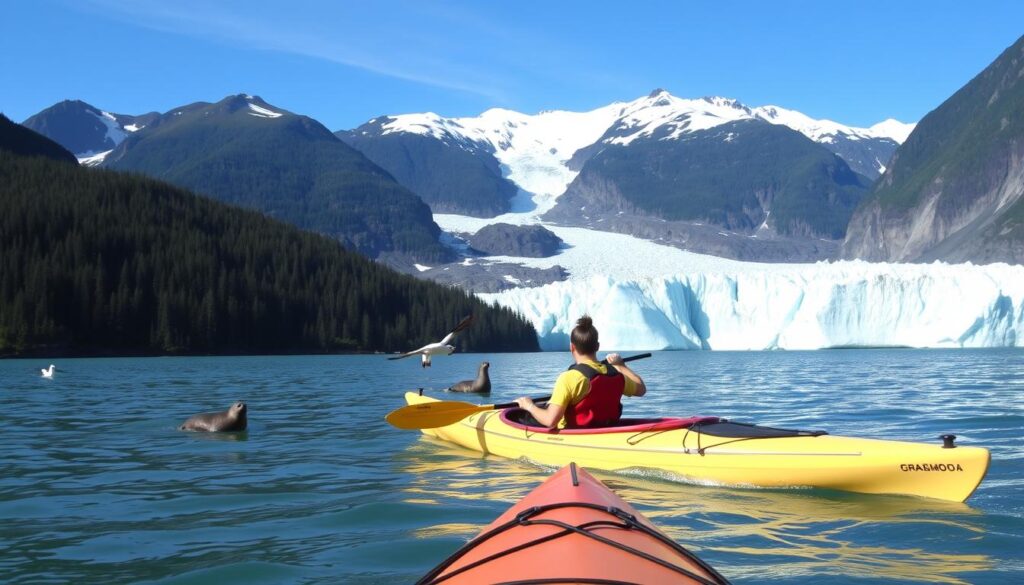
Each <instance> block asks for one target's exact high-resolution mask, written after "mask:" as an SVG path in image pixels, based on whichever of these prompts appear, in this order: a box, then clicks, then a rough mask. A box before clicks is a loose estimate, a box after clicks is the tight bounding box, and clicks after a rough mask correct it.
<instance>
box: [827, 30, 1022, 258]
mask: <svg viewBox="0 0 1024 585" xmlns="http://www.w3.org/2000/svg"><path fill="white" fill-rule="evenodd" d="M843 256H844V257H846V258H861V259H864V260H873V261H899V262H929V261H933V260H944V261H949V262H965V261H971V262H974V263H989V262H1000V261H1001V262H1012V263H1020V262H1024V37H1022V38H1021V39H1020V40H1018V41H1017V42H1016V43H1015V44H1014V45H1013V46H1011V47H1010V48H1009V49H1007V50H1006V51H1005V52H1004V53H1003V54H1002V55H1000V57H999V58H998V59H996V60H995V61H994V62H993V63H992V64H991V65H990V66H989V67H988V68H986V69H985V70H984V71H982V72H981V74H979V75H978V76H977V77H975V78H974V79H972V80H971V81H970V82H969V83H968V84H967V85H965V86H964V87H963V88H961V89H960V90H959V91H958V92H957V93H955V94H954V95H953V96H952V97H950V98H949V99H948V100H946V101H945V102H944V103H943V104H942V105H940V106H939V107H938V108H936V109H935V110H934V111H933V112H931V113H929V114H928V115H927V116H925V118H924V119H923V120H921V122H920V124H918V126H917V128H916V129H915V131H914V132H913V134H911V135H910V137H909V138H908V139H907V141H906V142H905V143H904V144H903V146H901V147H900V149H899V150H897V152H896V154H895V155H894V156H893V159H892V162H891V164H890V167H889V169H888V170H887V172H886V173H885V174H884V175H883V176H882V178H881V179H880V180H879V181H878V183H876V185H875V186H874V188H873V190H872V192H871V194H870V195H869V196H868V197H866V198H865V199H864V201H862V202H861V205H860V206H859V207H858V209H857V211H856V212H855V213H854V215H853V217H852V218H851V221H850V225H849V227H848V229H847V236H846V239H845V241H844V243H843Z"/></svg>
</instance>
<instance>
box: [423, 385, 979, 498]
mask: <svg viewBox="0 0 1024 585" xmlns="http://www.w3.org/2000/svg"><path fill="white" fill-rule="evenodd" d="M406 401H407V402H408V403H409V404H423V403H426V402H431V401H436V400H435V399H434V398H431V397H428V396H421V395H419V394H417V393H415V392H408V393H406ZM501 414H502V411H486V412H481V413H476V414H473V415H471V416H468V417H466V418H464V419H462V420H461V421H459V422H456V423H454V424H451V425H448V426H444V427H439V428H435V429H424V430H423V433H424V434H427V435H430V436H434V437H437V438H440V439H443V440H446V441H451V442H453V443H456V444H458V445H461V446H463V447H466V448H468V449H473V450H475V451H480V452H482V453H485V454H493V455H497V456H500V457H506V458H510V459H520V458H524V459H528V460H531V461H534V462H537V463H541V464H544V465H551V466H563V465H566V464H568V463H569V462H573V461H574V462H576V463H577V464H579V465H581V466H583V467H588V468H593V469H604V470H608V471H623V470H632V469H638V468H639V469H653V470H659V471H661V472H662V473H664V474H668V475H669V476H672V477H677V478H679V479H683V480H687V481H696V482H706V483H711V484H720V485H733V486H757V487H779V488H782V487H815V488H824V489H835V490H843V491H850V492H859V493H869V494H904V495H914V496H923V497H930V498H938V499H942V500H950V501H956V502H962V501H964V500H966V499H967V498H968V497H969V496H970V495H971V494H972V493H973V492H974V490H975V489H976V488H977V486H978V484H980V483H981V480H982V478H984V476H985V473H986V472H987V471H988V465H989V452H988V450H987V449H983V448H980V447H964V446H957V447H954V448H943V446H942V445H940V444H937V443H936V444H925V443H911V442H904V441H886V440H877V439H860V438H854V437H842V436H832V435H819V436H783V437H770V438H762V437H754V438H737V437H722V436H715V435H712V434H709V433H708V432H705V431H702V430H701V429H702V428H707V427H702V426H701V425H699V424H695V425H692V426H689V427H686V428H676V429H671V430H663V429H659V428H658V427H657V426H654V425H652V430H650V431H644V430H643V429H640V430H637V429H636V428H634V429H631V430H629V431H628V432H607V430H604V432H600V433H595V434H589V433H586V434H584V433H575V432H573V433H567V432H536V430H531V429H529V428H526V427H522V426H517V425H514V424H510V423H509V421H508V419H507V417H503V416H502V415H501Z"/></svg>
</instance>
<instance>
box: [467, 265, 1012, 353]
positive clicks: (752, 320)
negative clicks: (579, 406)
mask: <svg viewBox="0 0 1024 585" xmlns="http://www.w3.org/2000/svg"><path fill="white" fill-rule="evenodd" d="M479 296H480V297H481V298H483V299H484V300H486V301H489V302H496V303H498V304H499V305H502V306H506V307H510V308H512V309H514V310H516V311H518V312H519V313H521V314H522V315H524V316H525V317H526V318H527V319H528V320H529V321H531V322H532V323H533V325H534V327H535V328H536V329H537V334H538V338H539V341H540V345H541V348H542V349H543V350H545V351H564V350H566V349H567V348H568V345H569V332H570V331H571V330H572V327H573V326H574V325H575V321H576V319H577V318H579V316H580V315H583V314H584V313H587V314H589V315H591V316H592V317H593V318H594V324H595V325H596V326H597V328H598V330H599V331H600V332H601V345H602V349H603V350H665V349H713V350H766V349H789V350H807V349H824V348H837V347H935V348H942V347H956V348H966V347H1020V346H1022V345H1024V267H1020V266H1007V265H990V266H972V265H946V264H931V265H899V264H871V263H866V262H860V261H854V262H836V263H819V264H814V265H807V266H804V267H799V268H790V269H787V270H770V271H753V272H736V273H731V274H730V273H702V272H695V273H680V274H677V275H673V276H660V277H647V278H640V279H617V278H613V277H609V276H600V275H594V276H591V277H589V278H586V279H582V280H569V281H565V282H557V283H552V284H549V285H546V286H542V287H537V288H516V289H510V290H506V291H503V292H500V293H491V294H481V295H479Z"/></svg>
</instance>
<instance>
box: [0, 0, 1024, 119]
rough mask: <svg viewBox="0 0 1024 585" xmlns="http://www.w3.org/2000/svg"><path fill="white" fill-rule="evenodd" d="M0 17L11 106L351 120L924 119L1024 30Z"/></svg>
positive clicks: (861, 21) (940, 5)
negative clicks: (649, 115) (590, 113)
mask: <svg viewBox="0 0 1024 585" xmlns="http://www.w3.org/2000/svg"><path fill="white" fill-rule="evenodd" d="M5 4H6V5H5V6H4V7H3V9H2V14H3V16H2V19H0V27H2V28H0V30H2V34H0V66H2V68H3V69H2V70H3V71H4V81H3V82H2V85H0V111H3V112H4V113H5V114H6V115H7V116H9V117H11V118H12V119H14V120H15V121H19V122H20V121H23V120H24V119H25V118H27V117H28V116H30V115H32V114H34V113H36V112H38V111H39V110H42V109H43V108H46V107H48V106H50V105H52V104H54V103H56V102H58V101H60V100H62V99H81V100H84V101H86V102H89V103H91V104H93V105H95V106H97V107H100V108H102V109H105V110H108V111H112V112H117V113H126V114H139V113H143V112H147V111H153V110H156V111H161V112H163V111H167V110H169V109H171V108H174V107H177V106H180V105H184V104H187V103H191V102H195V101H217V100H219V99H221V98H223V97H224V96H226V95H229V94H235V93H250V94H256V95H259V96H261V97H263V98H264V99H265V100H267V101H268V102H270V103H272V104H274V105H277V106H279V107H282V108H285V109H288V110H291V111H293V112H297V113H301V114H306V115H309V116H312V117H314V118H316V119H317V120H320V121H321V122H323V123H324V124H325V125H326V126H327V127H328V128H330V129H331V130H338V129H342V128H351V127H354V126H357V125H359V124H360V123H362V122H364V121H366V120H368V119H370V118H373V117H375V116H378V115H380V114H389V113H406V112H420V111H434V112H437V113H439V114H442V115H446V116H466V115H476V114H478V113H480V112H482V111H483V110H486V109H488V108H491V107H503V108H509V109H514V110H520V111H524V112H528V113H533V112H537V111H540V110H545V109H568V110H586V109H592V108H595V107H598V106H601V105H604V104H607V103H610V102H613V101H628V100H632V99H634V98H636V97H639V96H641V95H646V94H647V93H649V92H650V91H651V90H652V89H654V88H656V87H662V88H665V89H668V90H669V91H670V92H672V93H673V94H675V95H678V96H681V97H700V96H705V95H721V96H726V97H732V98H736V99H739V100H740V101H742V102H744V103H746V104H748V105H751V106H759V105H768V104H772V105H778V106H782V107H786V108H791V109H796V110H800V111H802V112H804V113H806V114H808V115H811V116H813V117H816V118H829V119H832V120H835V121H838V122H842V123H845V124H850V125H855V126H869V125H871V124H874V123H875V122H878V121H881V120H883V119H885V118H890V117H892V118H896V119H898V120H901V121H904V122H910V121H917V120H918V119H920V118H921V117H922V116H923V115H924V114H926V113H927V112H928V111H930V110H931V109H933V108H934V107H936V106H937V105H939V104H940V103H941V102H942V101H943V100H945V99H946V98H947V97H949V95H951V94H952V93H953V92H955V91H956V90H957V89H959V88H960V87H961V86H962V85H964V84H965V83H966V82H967V81H969V80H970V79H971V78H972V77H973V76H974V75H976V74H977V73H979V72H980V71H981V70H982V69H983V68H984V67H985V66H986V65H988V64H989V63H990V62H992V60H994V59H995V58H996V57H997V56H998V55H999V54H1000V53H1001V52H1002V51H1003V50H1004V49H1005V48H1006V47H1008V46H1009V45H1011V44H1012V43H1013V42H1014V41H1016V40H1017V38H1019V37H1020V36H1021V35H1022V34H1024V2H1017V1H1005V2H999V1H972V2H962V1H956V2H952V1H944V0H943V1H940V0H933V1H929V2H893V1H892V0H888V1H886V2H882V1H874V0H861V1H858V2H842V3H841V2H832V1H821V2H810V1H808V2H797V1H793V2H768V1H761V2H745V1H731V2H711V1H708V2H692V1H682V0H680V1H675V2H642V1H632V2H615V3H612V2H598V1H590V2H556V1H552V0H548V1H545V2H534V1H524V0H517V1H516V2H483V1H465V2H463V1H449V2H427V1H409V2H402V1H393V0H382V1H369V2H367V1H360V2H328V1H320V2H314V1H306V0H291V1H289V2H280V1H276V2H267V1H264V0H246V1H242V2H234V1H232V2H226V1H214V0H205V1H204V0H173V1H169V0H133V1H123V0H35V1H30V2H8V3H5Z"/></svg>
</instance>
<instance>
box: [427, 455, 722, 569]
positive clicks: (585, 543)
mask: <svg viewBox="0 0 1024 585" xmlns="http://www.w3.org/2000/svg"><path fill="white" fill-rule="evenodd" d="M477 583H604V584H608V585H612V584H620V583H622V584H629V583H643V584H647V583H650V584H656V583H701V584H705V585H723V584H727V583H728V581H727V580H726V579H725V577H722V576H721V575H719V574H718V572H717V571H715V570H714V569H713V568H711V567H710V566H709V565H707V564H706V563H704V562H703V561H702V560H700V559H699V558H697V556H695V555H694V554H693V553H691V552H690V551H688V550H686V549H685V548H683V547H681V546H679V545H678V544H676V543H675V542H673V541H672V540H671V539H670V538H669V537H668V536H666V535H665V534H663V533H662V532H661V531H660V530H658V529H657V528H656V527H655V526H654V524H652V523H651V522H650V521H649V520H647V519H646V518H644V517H643V515H641V514H640V513H639V512H637V511H636V510H635V509H633V507H632V506H630V505H629V504H627V503H626V502H625V501H624V500H622V498H620V497H619V496H618V495H616V494H615V492H613V491H611V490H609V489H608V488H607V487H606V486H605V485H604V484H603V483H601V482H600V481H599V480H597V479H595V478H594V477H593V476H592V475H590V474H589V473H587V472H586V471H584V470H583V469H578V468H577V467H576V465H575V464H570V465H569V466H567V467H563V468H562V469H561V471H559V472H557V473H555V474H554V475H552V476H551V477H550V478H548V479H547V481H545V482H544V483H543V484H541V485H540V486H538V487H537V488H535V489H534V490H533V491H532V492H530V493H529V494H527V495H526V496H525V497H524V498H523V499H522V500H520V501H519V503H517V504H515V505H514V506H512V507H511V508H509V509H508V510H507V511H506V512H505V513H504V514H502V515H501V516H499V517H498V519H497V520H495V521H494V522H493V523H491V525H490V526H488V527H487V528H485V529H484V530H483V531H482V532H481V533H480V534H479V535H477V537H476V538H474V539H473V540H471V541H470V542H469V543H467V544H466V545H465V546H464V547H462V548H461V549H459V550H458V551H456V552H455V553H454V554H453V555H452V556H451V557H449V558H448V559H447V560H445V561H444V562H442V563H441V564H440V565H438V566H437V567H436V568H434V569H433V570H432V571H430V572H429V573H427V575H425V576H424V577H423V578H422V579H420V580H419V581H418V584H419V585H440V584H444V585H458V584H477Z"/></svg>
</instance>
